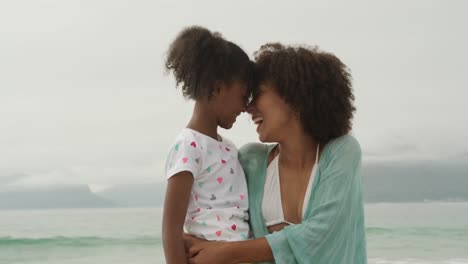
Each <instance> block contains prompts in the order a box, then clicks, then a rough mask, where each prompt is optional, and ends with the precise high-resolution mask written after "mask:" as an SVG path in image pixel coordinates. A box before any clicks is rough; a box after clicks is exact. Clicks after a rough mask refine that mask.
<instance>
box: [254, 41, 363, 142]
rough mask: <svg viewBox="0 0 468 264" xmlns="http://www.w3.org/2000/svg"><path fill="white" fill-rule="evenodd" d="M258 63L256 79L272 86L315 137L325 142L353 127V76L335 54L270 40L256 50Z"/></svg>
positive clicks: (256, 61)
mask: <svg viewBox="0 0 468 264" xmlns="http://www.w3.org/2000/svg"><path fill="white" fill-rule="evenodd" d="M255 63H256V65H255V68H256V74H257V81H258V82H260V83H262V82H270V83H271V84H272V85H273V87H274V89H275V90H276V92H277V93H278V94H279V96H280V97H281V98H282V99H283V100H284V101H285V102H286V103H287V104H288V105H289V106H290V107H291V108H292V109H293V110H294V111H295V112H296V113H297V114H298V117H299V119H300V122H301V124H302V126H303V128H304V130H305V132H306V133H307V134H309V135H310V136H312V137H313V138H314V139H315V140H317V141H318V142H320V143H326V142H328V141H329V140H331V139H334V138H336V137H339V136H342V135H344V134H347V133H348V132H349V131H350V130H351V126H352V119H353V115H354V111H355V110H356V108H355V107H354V95H353V89H352V85H351V75H350V72H349V69H348V68H347V67H346V65H344V64H343V63H342V62H341V61H340V60H339V59H338V58H337V57H336V56H335V55H333V54H332V53H328V52H323V51H320V50H319V49H318V48H317V47H307V46H284V45H282V44H280V43H267V44H265V45H263V46H261V47H260V49H259V50H258V51H256V52H255ZM254 98H255V92H254Z"/></svg>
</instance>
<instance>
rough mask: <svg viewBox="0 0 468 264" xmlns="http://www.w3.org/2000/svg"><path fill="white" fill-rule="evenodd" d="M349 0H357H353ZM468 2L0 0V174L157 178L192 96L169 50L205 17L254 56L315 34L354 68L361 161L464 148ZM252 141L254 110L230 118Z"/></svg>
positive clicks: (10, 180)
mask: <svg viewBox="0 0 468 264" xmlns="http://www.w3.org/2000/svg"><path fill="white" fill-rule="evenodd" d="M351 2H352V3H351ZM466 10H468V2H467V1H462V0H461V1H452V0H449V1H428V0H421V1H412V0H409V1H408V0H399V1H359V2H357V1H347V2H344V1H342V3H337V2H333V3H332V2H331V1H323V2H322V3H319V2H315V1H277V2H275V1H185V2H182V1H136V0H134V1H121V0H93V1H91V0H89V1H41V0H29V1H27V0H26V1H2V2H0V185H11V184H13V185H38V184H40V185H44V184H45V185H48V184H64V183H87V184H92V185H93V186H106V185H112V184H115V183H132V182H150V181H162V180H163V176H162V175H163V164H164V159H165V155H166V153H167V150H168V148H169V146H170V145H171V144H172V142H173V140H174V138H175V136H176V134H177V133H178V132H179V131H180V130H181V129H182V128H183V127H184V126H185V125H186V123H187V121H188V119H189V117H190V115H191V111H192V106H193V103H192V102H190V101H185V100H184V99H182V95H181V92H180V90H176V89H175V88H174V81H173V78H172V76H171V75H165V74H164V68H163V61H164V53H165V51H166V50H167V47H168V45H169V43H170V42H171V41H172V40H173V38H174V37H175V36H176V35H177V33H178V32H179V31H180V30H181V29H182V28H183V27H185V26H189V25H194V24H197V25H201V26H205V27H207V28H209V29H210V30H214V31H219V32H221V33H222V35H223V36H224V37H225V38H227V39H228V40H231V41H233V42H236V43H237V44H239V45H240V46H241V47H242V48H244V49H245V51H246V52H247V53H248V54H249V55H251V56H252V54H253V52H254V51H255V50H257V49H258V48H259V46H260V45H262V44H264V43H266V42H270V41H280V42H282V43H285V44H308V45H318V46H319V47H320V48H321V49H323V50H326V51H330V52H333V53H334V54H335V55H336V56H338V57H339V58H340V59H341V60H342V61H343V62H344V63H345V64H346V65H348V66H349V68H350V69H351V72H352V75H353V78H354V82H353V83H354V90H355V95H356V106H357V109H358V111H357V113H356V118H355V121H354V131H353V134H354V135H355V136H356V137H357V139H358V140H359V141H360V143H361V146H362V149H363V152H364V160H365V161H372V160H379V161H382V160H394V159H406V160H411V159H427V160H447V159H453V158H456V159H458V158H465V159H466V158H467V156H468V154H467V153H468V152H467V149H468V133H467V132H466V130H467V129H468V117H467V116H466V115H467V113H468V107H467V106H466V105H467V102H468V100H467V96H468V91H467V88H468V85H467V84H468V78H467V77H466V76H467V73H468V48H467V47H468V30H467V25H468V16H466ZM221 133H222V134H223V135H225V136H227V137H230V138H231V139H232V140H233V141H234V142H235V143H236V144H237V145H238V146H241V145H242V144H244V143H247V142H250V141H256V140H257V135H256V133H255V128H254V126H253V124H252V122H250V121H249V118H248V116H247V115H245V114H244V115H243V116H241V117H240V118H238V122H237V123H236V124H235V126H234V128H233V129H232V130H230V131H221Z"/></svg>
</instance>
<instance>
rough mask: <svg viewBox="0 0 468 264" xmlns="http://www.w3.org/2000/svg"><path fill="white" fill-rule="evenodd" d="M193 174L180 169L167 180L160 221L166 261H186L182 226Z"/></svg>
mask: <svg viewBox="0 0 468 264" xmlns="http://www.w3.org/2000/svg"><path fill="white" fill-rule="evenodd" d="M192 184H193V176H192V173H190V172H188V171H182V172H179V173H177V174H175V175H174V176H172V177H171V178H169V180H168V181H167V189H166V197H165V199H164V211H163V221H162V239H163V246H164V254H165V256H166V263H168V264H172V263H177V264H179V263H187V257H186V254H185V247H184V240H183V227H184V221H185V215H186V214H187V208H188V204H189V200H190V192H191V190H192Z"/></svg>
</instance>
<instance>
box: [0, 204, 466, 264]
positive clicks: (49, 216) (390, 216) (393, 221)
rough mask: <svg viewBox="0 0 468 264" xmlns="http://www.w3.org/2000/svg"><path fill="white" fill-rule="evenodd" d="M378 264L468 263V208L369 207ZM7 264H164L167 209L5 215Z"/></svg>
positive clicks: (1, 259) (0, 259)
mask: <svg viewBox="0 0 468 264" xmlns="http://www.w3.org/2000/svg"><path fill="white" fill-rule="evenodd" d="M366 226H367V248H368V251H367V252H368V259H369V263H372V264H386V263H395V264H397V263H398V264H407V263H408V264H416V263H418V264H423V263H437V264H462V263H466V264H468V203H436V202H431V203H398V204H392V203H380V204H367V205H366ZM0 263H1V264H4V263H5V264H7V263H8V264H25V263H28V264H33V263H34V264H36V263H37V264H42V263H52V264H59V263H60V264H76V263H83V264H88V263H89V264H91V263H93V264H94V263H100V264H106V263H109V264H110V263H112V264H118V263H142V264H145V263H148V264H149V263H152V264H153V263H164V254H163V251H162V243H161V209H160V208H117V209H116V208H112V209H64V210H21V211H0Z"/></svg>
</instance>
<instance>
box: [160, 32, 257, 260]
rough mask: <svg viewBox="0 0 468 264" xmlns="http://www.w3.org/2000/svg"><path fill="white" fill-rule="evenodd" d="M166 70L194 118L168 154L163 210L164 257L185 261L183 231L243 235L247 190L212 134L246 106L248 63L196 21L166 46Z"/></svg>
mask: <svg viewBox="0 0 468 264" xmlns="http://www.w3.org/2000/svg"><path fill="white" fill-rule="evenodd" d="M166 69H167V70H168V71H172V72H173V74H174V77H175V79H176V84H177V85H179V84H180V86H181V87H182V92H183V95H184V97H185V98H188V99H193V100H195V106H194V110H193V114H192V117H191V119H190V121H189V122H188V124H187V127H186V128H184V129H183V130H182V131H181V132H180V134H179V135H178V136H177V138H176V141H175V143H174V145H173V147H172V148H171V150H170V152H169V154H168V157H167V160H166V178H167V180H168V184H167V190H166V197H165V201H164V213H163V226H162V227H163V230H162V236H163V246H164V253H165V256H166V261H167V263H169V264H170V263H186V262H187V257H186V255H185V250H184V240H183V233H184V230H183V229H184V227H185V232H187V233H188V234H190V235H193V236H197V237H199V238H203V239H206V240H224V241H239V240H244V239H247V238H248V236H249V225H248V223H247V220H248V213H247V211H248V196H247V184H246V181H245V176H244V172H243V170H242V167H241V165H240V163H239V160H238V159H237V149H236V147H235V146H234V144H233V143H232V142H231V141H229V140H228V139H226V138H224V137H222V136H220V135H218V133H217V130H218V127H222V128H224V129H230V128H231V127H232V125H233V124H234V122H235V121H236V117H237V116H238V115H240V114H241V113H242V112H244V111H245V110H246V105H247V101H248V98H249V96H250V88H249V87H251V85H250V79H251V76H252V72H253V62H251V61H250V59H249V57H248V55H247V54H246V53H245V52H244V51H243V50H242V49H241V48H239V46H237V45H236V44H234V43H232V42H230V41H227V40H225V39H223V38H222V36H221V35H220V34H218V33H211V32H210V31H209V30H207V29H205V28H201V27H189V28H186V29H185V30H183V31H182V32H181V33H180V34H179V35H178V36H177V38H176V39H175V40H174V42H173V43H172V44H171V45H170V47H169V51H168V57H167V61H166Z"/></svg>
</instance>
